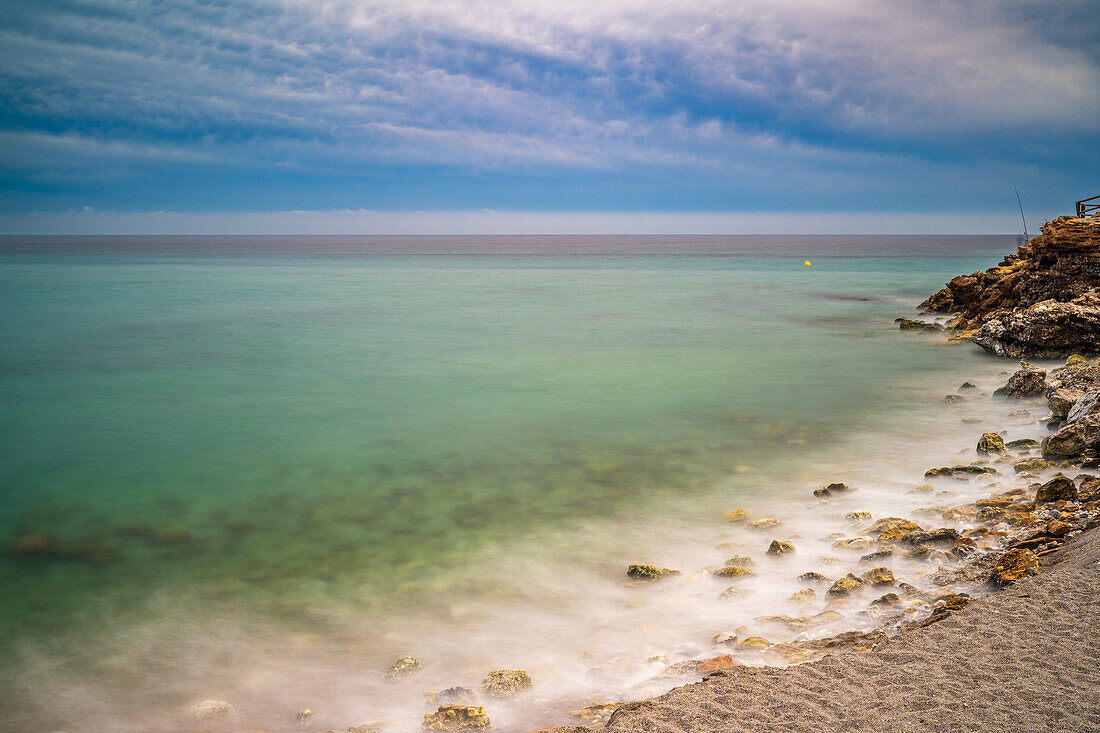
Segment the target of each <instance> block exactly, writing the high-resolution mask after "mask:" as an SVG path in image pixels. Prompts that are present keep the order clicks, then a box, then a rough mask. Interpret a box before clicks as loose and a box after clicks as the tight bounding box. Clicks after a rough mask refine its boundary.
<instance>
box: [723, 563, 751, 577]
mask: <svg viewBox="0 0 1100 733" xmlns="http://www.w3.org/2000/svg"><path fill="white" fill-rule="evenodd" d="M714 575H715V576H717V577H719V578H743V577H744V576H746V575H756V572H755V571H754V570H752V569H751V568H747V567H745V566H744V565H727V566H726V567H724V568H718V569H717V570H715V571H714Z"/></svg>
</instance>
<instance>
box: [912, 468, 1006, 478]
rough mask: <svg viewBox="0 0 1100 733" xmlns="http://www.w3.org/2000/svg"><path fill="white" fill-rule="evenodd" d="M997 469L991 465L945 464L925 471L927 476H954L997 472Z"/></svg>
mask: <svg viewBox="0 0 1100 733" xmlns="http://www.w3.org/2000/svg"><path fill="white" fill-rule="evenodd" d="M995 473H997V469H995V468H992V467H991V466H943V467H941V468H930V469H928V470H927V471H925V472H924V477H925V478H937V477H939V478H944V477H952V476H963V477H965V476H981V475H982V474H990V475H992V474H995Z"/></svg>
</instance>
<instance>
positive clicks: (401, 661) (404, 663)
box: [385, 657, 420, 681]
mask: <svg viewBox="0 0 1100 733" xmlns="http://www.w3.org/2000/svg"><path fill="white" fill-rule="evenodd" d="M418 672H420V662H418V661H417V660H416V659H415V658H414V657H398V659H397V661H396V662H394V663H393V664H392V665H391V666H390V669H389V671H388V672H386V674H385V677H386V679H388V680H393V681H397V680H406V679H408V678H409V677H412V676H413V675H415V674H417V673H418Z"/></svg>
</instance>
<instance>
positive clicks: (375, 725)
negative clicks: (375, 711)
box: [348, 720, 391, 733]
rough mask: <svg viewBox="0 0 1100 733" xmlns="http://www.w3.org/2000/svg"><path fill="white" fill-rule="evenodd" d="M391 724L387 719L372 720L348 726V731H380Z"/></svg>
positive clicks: (378, 732)
mask: <svg viewBox="0 0 1100 733" xmlns="http://www.w3.org/2000/svg"><path fill="white" fill-rule="evenodd" d="M390 724H391V721H389V720H373V721H371V722H370V723H363V724H362V725H357V726H355V727H354V728H348V733H382V732H383V731H384V730H385V729H386V727H387V726H389V725H390Z"/></svg>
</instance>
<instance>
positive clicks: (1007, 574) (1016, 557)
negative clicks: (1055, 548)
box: [991, 548, 1039, 588]
mask: <svg viewBox="0 0 1100 733" xmlns="http://www.w3.org/2000/svg"><path fill="white" fill-rule="evenodd" d="M1038 572H1039V558H1038V557H1036V556H1035V553H1034V552H1032V551H1031V550H1025V549H1021V548H1017V549H1014V550H1009V551H1008V552H1006V553H1005V554H1003V555H1001V557H1000V558H999V559H998V560H997V564H996V565H994V566H993V573H992V576H991V577H992V579H993V582H994V583H996V584H997V585H999V586H1001V587H1002V588H1003V587H1005V586H1008V585H1011V584H1012V583H1015V582H1016V581H1017V580H1019V579H1020V578H1026V577H1028V576H1029V575H1035V574H1036V573H1038Z"/></svg>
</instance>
